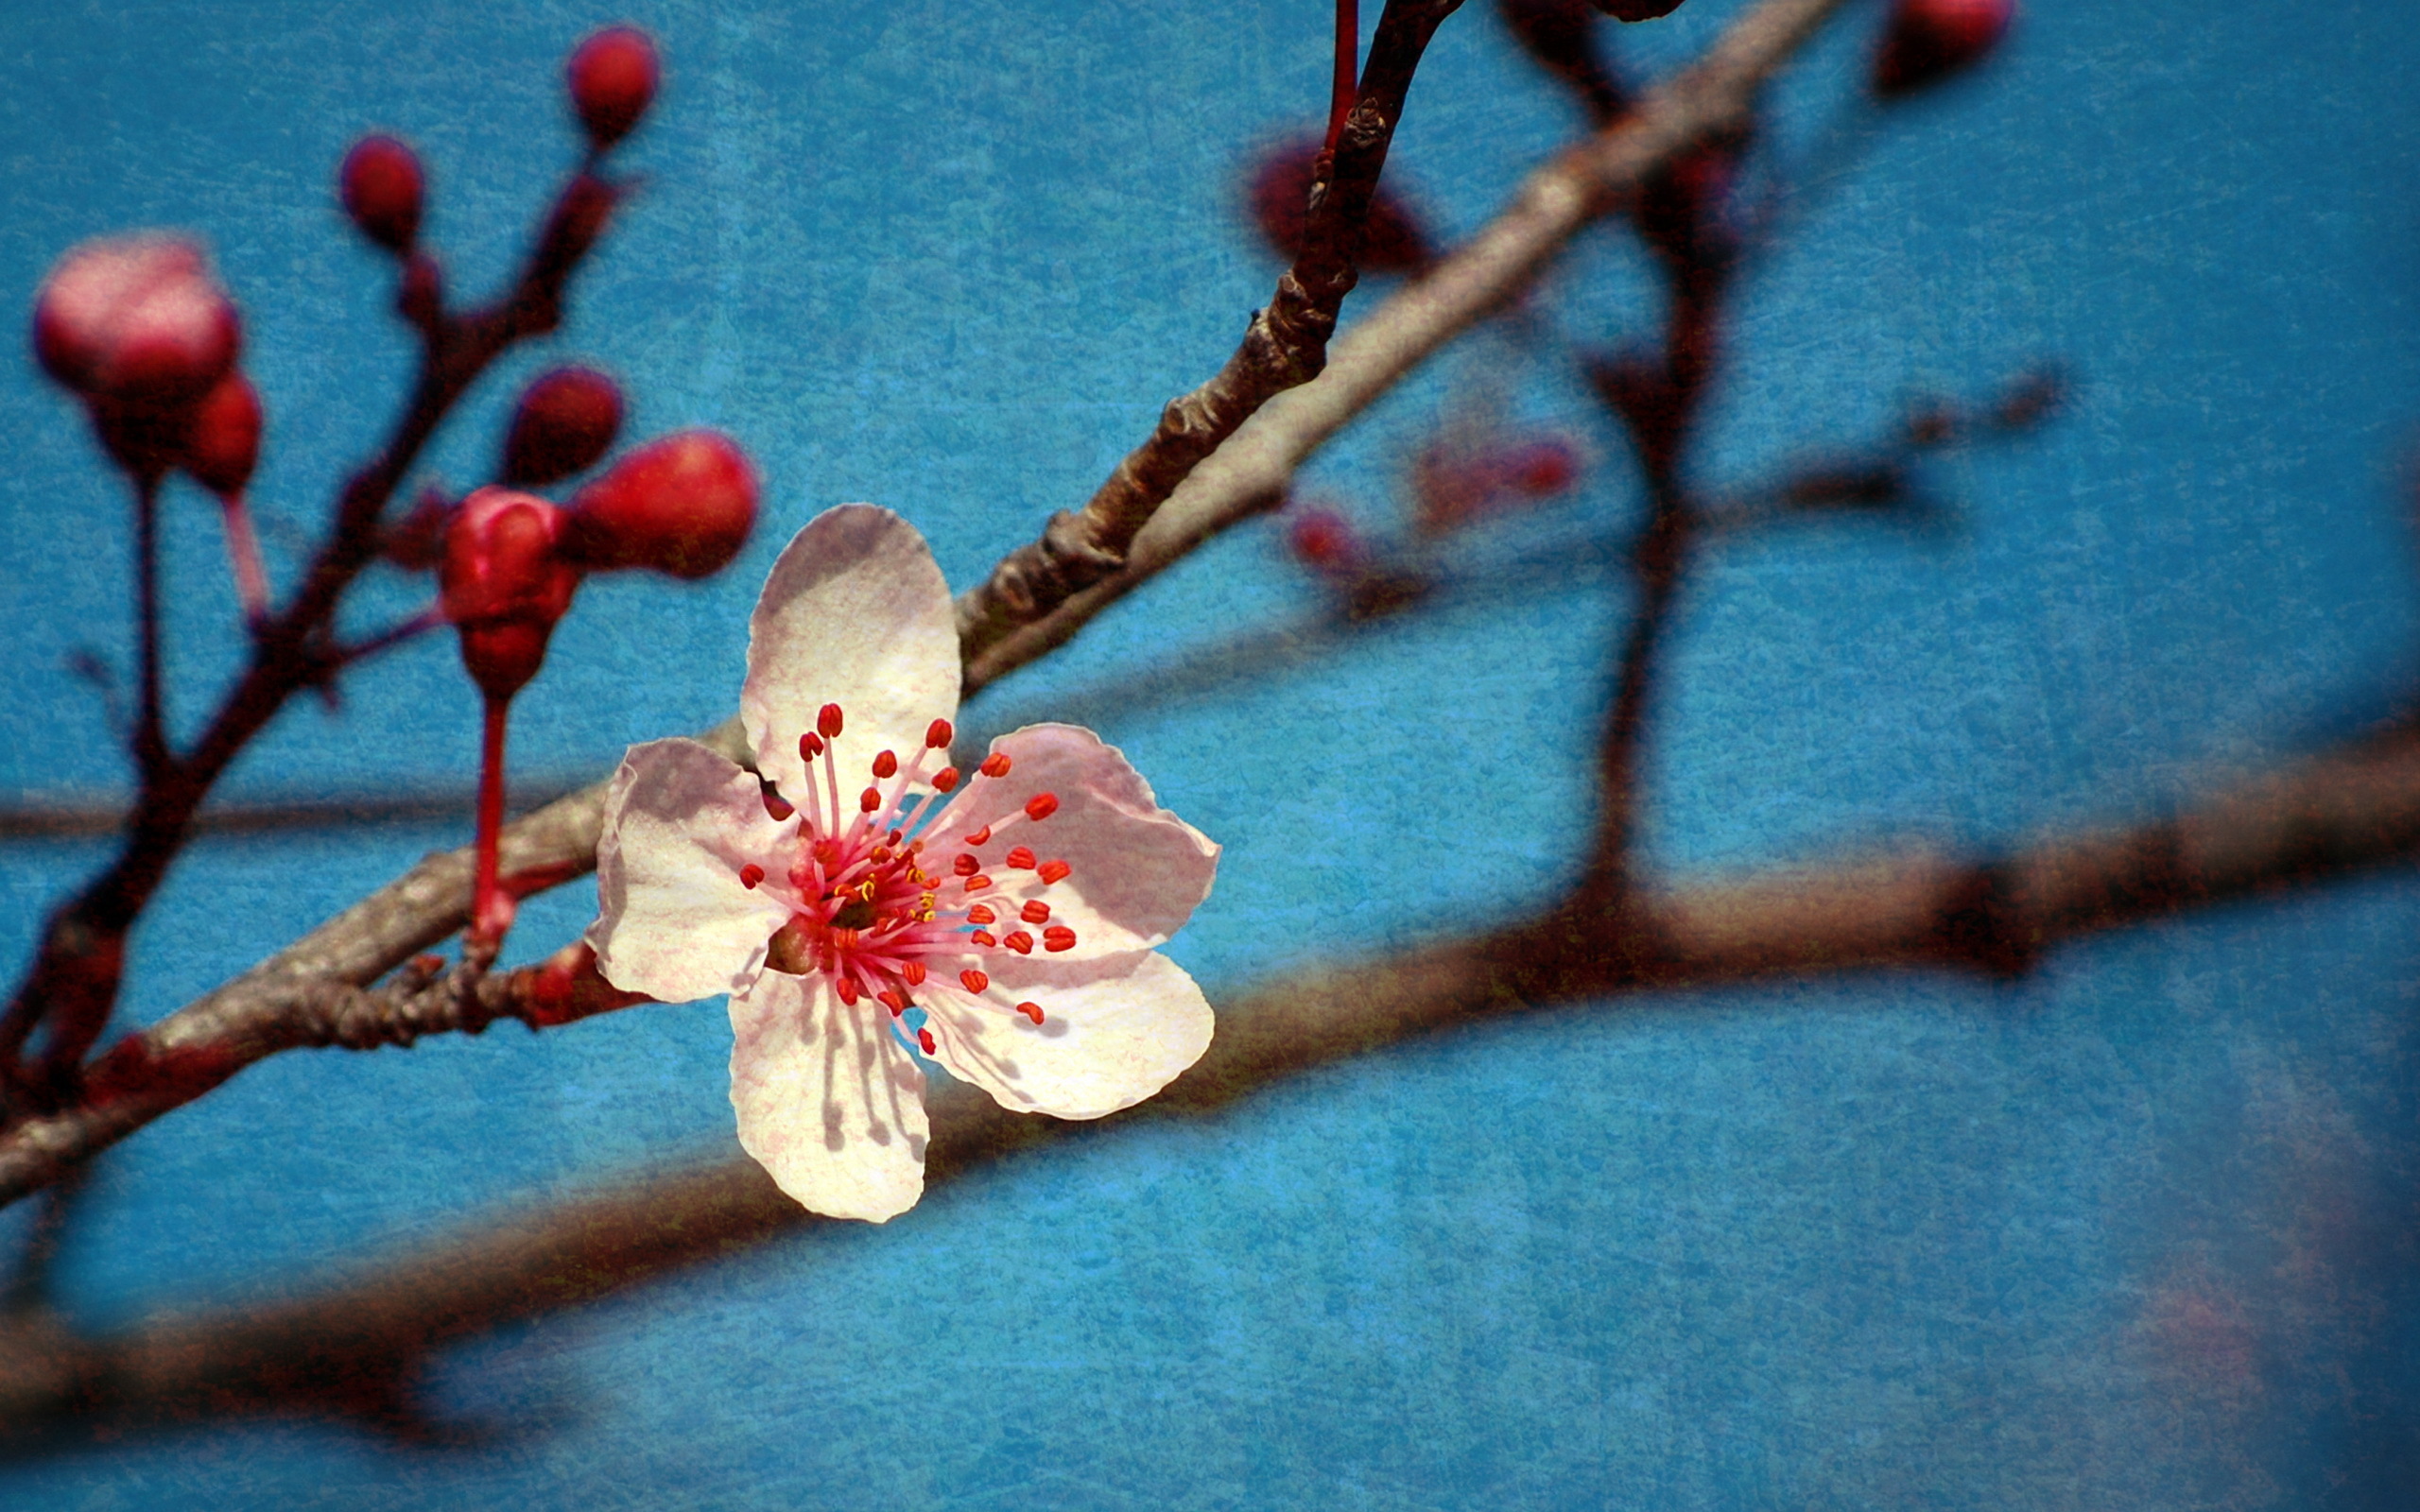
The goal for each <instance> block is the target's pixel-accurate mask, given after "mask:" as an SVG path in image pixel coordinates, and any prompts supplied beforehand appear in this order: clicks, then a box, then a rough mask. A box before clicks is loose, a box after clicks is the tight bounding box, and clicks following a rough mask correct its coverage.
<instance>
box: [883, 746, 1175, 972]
mask: <svg viewBox="0 0 2420 1512" xmlns="http://www.w3.org/2000/svg"><path fill="white" fill-rule="evenodd" d="M992 749H993V750H994V751H996V752H999V753H1001V754H1003V755H1006V756H1007V757H1008V758H1009V774H1008V775H1007V776H1006V777H1000V778H991V777H983V778H977V779H974V780H973V782H972V785H971V786H970V787H969V788H968V790H967V791H966V793H965V795H964V796H963V797H962V798H960V799H959V801H958V802H957V803H956V804H954V805H952V806H951V808H950V809H949V811H948V813H947V814H945V815H944V816H942V819H941V820H940V821H939V822H938V823H937V824H935V825H934V827H933V828H932V830H931V831H929V832H928V833H927V834H926V837H925V853H926V854H928V855H931V856H934V857H937V858H939V859H940V861H941V862H942V865H944V866H946V865H947V864H948V863H949V861H950V859H951V857H952V856H953V854H954V853H955V852H956V851H959V849H960V848H961V847H962V846H963V844H964V838H965V836H967V835H969V834H971V833H975V832H977V831H978V830H980V829H983V828H985V827H987V826H988V827H991V828H992V829H994V830H995V831H996V832H997V833H996V834H995V836H994V838H992V839H990V840H989V841H987V842H986V843H985V844H983V845H981V846H979V847H977V849H976V854H977V858H978V859H979V860H980V862H981V864H982V867H983V871H984V873H985V874H986V875H987V876H989V877H991V878H992V880H993V881H994V884H996V885H997V886H998V887H999V889H1000V896H1001V897H1002V898H1004V899H1006V900H1007V901H1008V902H1011V903H1023V902H1027V901H1028V900H1029V899H1039V900H1041V901H1042V902H1046V903H1047V904H1049V905H1050V919H1049V922H1051V923H1052V924H1058V925H1063V926H1065V927H1066V928H1069V929H1072V930H1074V931H1075V932H1076V943H1075V946H1074V947H1073V948H1072V949H1070V950H1068V951H1067V952H1065V953H1064V956H1065V958H1066V959H1070V960H1090V959H1095V958H1098V957H1102V956H1108V955H1122V954H1128V953H1129V952H1132V951H1139V950H1149V949H1150V948H1151V947H1152V946H1154V945H1158V944H1160V943H1162V942H1164V941H1165V940H1167V937H1168V936H1170V935H1173V934H1175V933H1176V931H1177V930H1178V929H1179V928H1180V927H1182V926H1183V925H1184V921H1185V920H1186V919H1189V918H1191V917H1192V916H1193V910H1194V909H1195V907H1196V906H1198V905H1199V904H1200V903H1201V900H1202V899H1204V898H1206V897H1208V896H1209V895H1210V884H1211V882H1212V880H1213V879H1214V878H1216V876H1217V875H1218V871H1219V847H1218V846H1217V845H1215V844H1213V843H1212V842H1211V840H1210V839H1209V838H1208V837H1207V836H1205V835H1204V834H1202V833H1201V831H1199V830H1197V829H1195V828H1194V827H1193V826H1192V825H1190V824H1187V823H1185V822H1184V820H1183V819H1180V818H1178V817H1177V816H1175V815H1173V814H1170V813H1169V812H1168V811H1167V810H1166V809H1164V808H1162V807H1160V806H1159V802H1158V800H1157V799H1154V798H1153V797H1152V796H1151V788H1150V783H1148V782H1144V781H1143V779H1142V777H1141V775H1140V774H1138V773H1137V772H1136V771H1135V770H1134V768H1133V766H1132V765H1130V764H1129V763H1128V762H1127V760H1126V757H1125V755H1124V753H1123V752H1121V751H1119V750H1118V748H1117V747H1115V746H1111V745H1106V744H1104V743H1103V742H1102V740H1101V738H1100V737H1099V736H1098V735H1096V734H1094V733H1093V732H1092V731H1091V730H1085V729H1082V728H1080V727H1079V726H1075V725H1028V726H1027V727H1026V728H1024V729H1023V730H1012V731H1011V732H1010V733H1008V734H1005V735H1002V736H1001V737H1000V738H999V739H997V740H995V741H994V742H993V743H992ZM1044 793H1047V794H1050V795H1051V796H1052V797H1054V798H1056V799H1058V800H1059V806H1058V808H1057V809H1056V810H1055V811H1054V812H1053V813H1051V815H1050V816H1048V817H1047V818H1045V819H1042V820H1039V821H1035V820H1031V819H1029V818H1027V817H1026V816H1025V807H1026V804H1027V803H1028V802H1029V800H1031V799H1034V798H1035V797H1037V796H1038V795H1041V794H1044ZM1017 846H1024V847H1026V848H1027V849H1029V850H1030V851H1033V853H1034V856H1035V858H1036V860H1038V861H1054V860H1055V861H1063V862H1065V863H1066V865H1067V867H1068V873H1067V875H1066V876H1065V877H1063V878H1062V879H1060V880H1059V881H1057V882H1055V883H1050V884H1047V885H1046V884H1045V883H1044V882H1043V880H1042V877H1041V876H1040V875H1039V874H1038V873H1037V872H1035V871H1029V870H1026V869H1024V868H1011V867H1010V866H1008V865H1007V864H1006V862H1005V859H1004V858H1005V857H1006V855H1007V853H1008V852H1009V851H1011V849H1013V848H1014V847H1017Z"/></svg>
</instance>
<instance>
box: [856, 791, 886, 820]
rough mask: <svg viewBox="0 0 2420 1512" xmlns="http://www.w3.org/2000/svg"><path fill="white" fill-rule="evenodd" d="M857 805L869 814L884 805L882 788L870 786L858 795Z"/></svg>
mask: <svg viewBox="0 0 2420 1512" xmlns="http://www.w3.org/2000/svg"><path fill="white" fill-rule="evenodd" d="M857 807H858V808H859V809H861V810H863V811H864V812H866V813H868V814H872V813H873V811H874V810H876V809H878V808H880V807H882V789H881V788H878V787H869V788H867V789H866V790H865V791H864V792H862V793H860V794H858V795H857Z"/></svg>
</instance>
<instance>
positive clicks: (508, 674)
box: [438, 488, 579, 698]
mask: <svg viewBox="0 0 2420 1512" xmlns="http://www.w3.org/2000/svg"><path fill="white" fill-rule="evenodd" d="M562 521H563V512H562V510H561V509H558V508H557V507H555V506H553V505H551V504H548V503H547V502H546V501H545V500H544V499H541V498H538V497H536V496H534V495H532V494H527V493H517V492H515V491H513V490H510V489H496V488H487V489H481V490H478V491H477V492H475V493H474V494H472V495H471V496H470V497H469V498H467V499H465V500H463V501H462V507H461V508H460V509H458V510H457V511H456V512H455V515H454V521H453V524H451V525H450V526H448V527H447V529H446V532H445V559H444V561H443V562H442V563H441V566H440V567H439V570H438V604H439V606H440V607H441V609H442V610H444V613H445V617H446V618H447V619H449V620H451V621H453V622H454V624H455V625H456V626H457V627H458V628H459V629H460V630H461V634H462V664H463V666H465V667H467V668H468V669H469V670H470V673H471V678H472V680H473V681H475V682H476V683H478V685H479V688H480V691H482V692H484V693H485V694H487V695H488V696H490V697H493V698H509V697H510V696H512V695H513V694H515V693H517V692H519V691H520V689H521V686H522V684H524V683H526V682H527V681H528V680H529V679H531V678H533V677H535V676H536V675H537V672H538V667H539V664H540V663H541V662H544V660H545V655H546V637H547V636H548V635H549V634H551V633H552V632H553V630H554V627H555V622H556V621H557V620H560V619H562V616H563V611H564V610H567V609H569V608H570V607H571V596H572V593H573V592H574V591H575V590H576V589H578V588H579V571H578V569H576V568H574V567H572V566H571V565H570V564H568V563H567V562H565V561H564V560H563V558H562V552H561V551H560V550H559V549H558V547H559V543H560V541H561V539H562Z"/></svg>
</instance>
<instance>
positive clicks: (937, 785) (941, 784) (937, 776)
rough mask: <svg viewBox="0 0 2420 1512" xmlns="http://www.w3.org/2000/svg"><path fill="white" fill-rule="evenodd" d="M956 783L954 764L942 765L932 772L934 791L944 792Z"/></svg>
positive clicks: (956, 776)
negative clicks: (939, 768)
mask: <svg viewBox="0 0 2420 1512" xmlns="http://www.w3.org/2000/svg"><path fill="white" fill-rule="evenodd" d="M957 785H958V768H957V767H955V766H944V767H942V769H941V770H940V771H938V772H935V773H934V774H933V791H934V792H936V793H946V792H948V791H949V790H950V789H951V788H953V787H956V786H957Z"/></svg>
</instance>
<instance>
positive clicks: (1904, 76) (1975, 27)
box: [1874, 0, 2016, 99]
mask: <svg viewBox="0 0 2420 1512" xmlns="http://www.w3.org/2000/svg"><path fill="white" fill-rule="evenodd" d="M2015 14H2016V0H1893V4H1892V7H1891V20H1890V22H1889V23H1888V24H1887V25H1886V26H1884V28H1883V32H1882V45H1881V47H1880V48H1879V49H1878V50H1877V51H1876V53H1875V55H1874V93H1875V94H1878V95H1880V96H1881V97H1882V98H1884V99H1896V98H1898V97H1899V96H1900V95H1903V94H1914V93H1915V92H1916V91H1917V90H1920V89H1924V88H1926V87H1927V86H1929V85H1933V84H1938V83H1940V82H1941V81H1942V80H1944V79H1945V78H1949V77H1953V76H1955V75H1958V74H1962V73H1964V72H1965V71H1966V70H1967V69H1969V68H1972V67H1974V66H1975V65H1976V64H1977V63H1979V62H1981V61H1982V60H1983V59H1984V58H1985V57H1986V56H1988V55H1989V54H1990V53H1991V50H1992V49H1993V48H1994V47H1995V46H1997V45H1998V43H1999V40H2000V38H2001V36H2002V35H2004V34H2005V33H2006V32H2007V31H2008V24H2009V22H2010V20H2011V19H2012V18H2014V16H2015Z"/></svg>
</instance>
